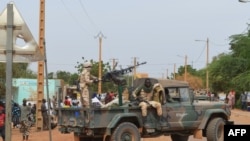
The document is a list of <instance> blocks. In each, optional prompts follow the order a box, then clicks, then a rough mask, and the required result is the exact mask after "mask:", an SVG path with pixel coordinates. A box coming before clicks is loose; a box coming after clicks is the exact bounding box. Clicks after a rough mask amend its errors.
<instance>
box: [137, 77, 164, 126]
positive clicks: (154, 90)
mask: <svg viewBox="0 0 250 141" xmlns="http://www.w3.org/2000/svg"><path fill="white" fill-rule="evenodd" d="M160 92H163V89H162V87H161V85H160V84H159V83H157V85H152V83H151V81H150V79H145V82H144V84H143V85H141V86H140V87H138V88H137V89H136V90H135V92H134V96H136V97H137V99H138V100H139V102H140V103H139V106H140V107H141V110H142V118H143V123H144V127H146V128H147V127H150V123H149V122H147V108H148V107H149V106H152V107H154V108H156V111H157V115H158V117H159V119H158V120H159V123H160V125H161V126H168V125H167V123H166V121H165V119H164V118H163V115H162V107H161V103H160V101H162V98H160V97H159V95H160ZM161 95H162V94H161ZM156 96H157V98H156Z"/></svg>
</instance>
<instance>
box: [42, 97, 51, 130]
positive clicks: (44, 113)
mask: <svg viewBox="0 0 250 141" xmlns="http://www.w3.org/2000/svg"><path fill="white" fill-rule="evenodd" d="M41 112H42V117H43V130H48V129H49V113H48V109H47V106H46V100H45V99H43V100H42V105H41Z"/></svg>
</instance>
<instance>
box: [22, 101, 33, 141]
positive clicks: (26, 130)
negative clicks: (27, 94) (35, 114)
mask: <svg viewBox="0 0 250 141" xmlns="http://www.w3.org/2000/svg"><path fill="white" fill-rule="evenodd" d="M20 108H21V127H20V132H21V133H22V134H23V141H28V140H29V134H30V127H31V123H30V121H29V119H28V115H29V114H30V111H31V107H30V106H28V105H27V100H26V99H23V104H22V106H21V107H20Z"/></svg>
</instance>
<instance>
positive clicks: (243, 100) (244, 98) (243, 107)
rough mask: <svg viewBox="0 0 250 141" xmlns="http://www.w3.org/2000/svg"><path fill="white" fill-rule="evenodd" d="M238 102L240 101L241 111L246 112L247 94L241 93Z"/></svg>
mask: <svg viewBox="0 0 250 141" xmlns="http://www.w3.org/2000/svg"><path fill="white" fill-rule="evenodd" d="M240 101H241V110H243V111H244V110H246V109H247V92H243V93H242V94H241V95H240Z"/></svg>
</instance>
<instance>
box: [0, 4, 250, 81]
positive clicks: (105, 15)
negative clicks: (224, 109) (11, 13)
mask: <svg viewBox="0 0 250 141" xmlns="http://www.w3.org/2000/svg"><path fill="white" fill-rule="evenodd" d="M9 2H14V4H15V6H16V8H17V9H18V10H19V12H20V14H21V16H22V17H23V19H24V21H25V22H26V24H27V26H28V27H29V29H30V31H31V33H32V35H33V36H34V38H35V40H36V41H37V43H39V40H38V38H39V10H40V7H39V6H40V5H39V4H40V1H39V0H12V1H10V0H0V11H3V10H4V9H5V8H6V7H7V4H8V3H9ZM249 22H250V2H249V3H240V2H238V0H179V1H173V0H154V1H153V0H126V1H124V0H45V40H46V55H47V69H48V72H56V71H67V72H71V73H75V72H77V70H76V68H75V66H76V65H77V62H81V61H83V60H82V57H84V59H85V60H91V59H93V60H94V61H99V52H100V50H99V47H100V43H99V37H102V43H101V52H102V56H101V58H102V60H103V61H104V62H110V63H111V64H112V60H113V59H114V60H116V61H117V62H118V67H117V69H120V67H122V68H126V67H128V66H131V65H133V62H134V58H136V60H137V62H139V63H141V62H147V64H145V65H142V66H139V67H138V68H137V69H136V71H137V72H138V73H148V74H149V76H150V77H158V78H161V77H166V75H168V76H170V74H171V73H173V72H174V64H175V66H176V71H177V68H179V67H180V66H184V64H185V56H187V64H188V65H191V66H193V68H195V69H197V70H199V69H202V68H204V67H206V61H207V60H206V57H207V56H206V45H207V44H206V40H207V39H209V52H208V54H209V55H208V56H209V60H208V61H209V62H211V60H212V57H214V56H217V55H219V54H220V53H229V52H230V50H229V47H230V46H229V42H230V40H229V37H230V36H231V35H235V34H243V33H245V32H246V31H247V28H248V23H249ZM99 33H102V35H103V36H97V35H98V34H99ZM197 40H199V41H197ZM29 67H30V69H31V70H33V71H35V72H37V71H38V65H37V62H34V63H31V64H30V66H29Z"/></svg>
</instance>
